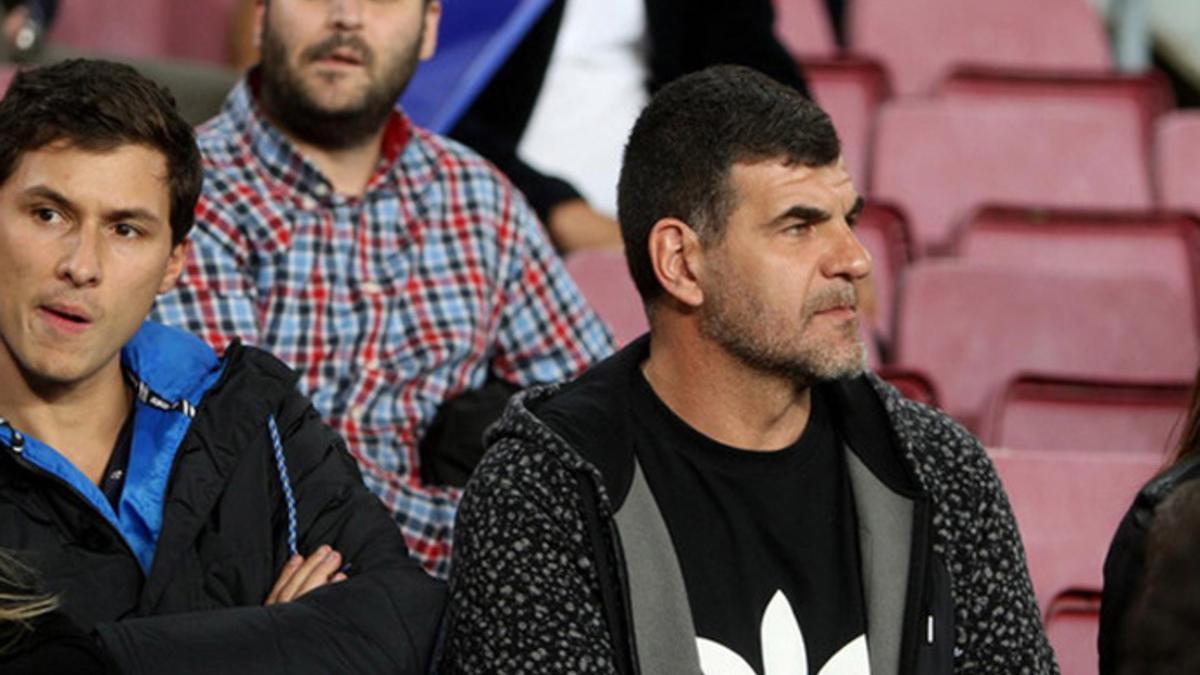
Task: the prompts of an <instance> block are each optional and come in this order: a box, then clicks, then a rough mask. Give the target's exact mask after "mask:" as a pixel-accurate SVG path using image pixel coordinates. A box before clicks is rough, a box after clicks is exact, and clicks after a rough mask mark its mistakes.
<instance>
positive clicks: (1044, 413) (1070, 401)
mask: <svg viewBox="0 0 1200 675" xmlns="http://www.w3.org/2000/svg"><path fill="white" fill-rule="evenodd" d="M1190 401H1191V382H1189V381H1187V380H1173V381H1168V382H1120V381H1104V380H1084V379H1062V378H1059V379H1056V378H1046V377H1036V376H1026V377H1018V378H1017V379H1015V380H1013V381H1012V382H1010V383H1009V384H1008V386H1007V387H1005V389H1004V392H1003V393H1002V394H1001V395H1000V396H997V397H996V398H995V400H994V401H993V403H992V406H991V409H990V410H989V412H988V415H987V418H986V419H985V420H984V423H983V425H982V428H981V429H980V433H979V438H980V440H982V441H983V442H984V444H986V445H989V446H995V447H1005V448H1013V449H1018V450H1080V451H1086V452H1093V453H1112V452H1136V453H1146V454H1149V455H1156V456H1159V457H1163V456H1165V455H1167V454H1168V453H1169V452H1170V450H1171V449H1172V448H1174V447H1175V445H1176V444H1177V443H1178V438H1179V434H1180V433H1182V430H1183V425H1184V422H1185V418H1186V416H1187V410H1188V403H1189V402H1190Z"/></svg>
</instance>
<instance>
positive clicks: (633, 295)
mask: <svg viewBox="0 0 1200 675" xmlns="http://www.w3.org/2000/svg"><path fill="white" fill-rule="evenodd" d="M566 263H567V271H568V272H570V274H571V277H572V278H574V279H575V283H576V284H578V285H579V290H580V291H582V292H583V297H585V298H587V301H588V302H589V303H591V305H592V307H593V308H595V310H596V313H597V314H599V315H600V318H601V319H603V320H604V323H606V324H608V327H609V329H610V330H612V332H613V336H614V337H616V339H617V343H618V344H625V343H626V342H629V341H630V340H632V339H634V338H636V337H637V336H639V335H641V334H642V333H644V332H646V330H648V328H649V325H648V324H647V322H646V313H645V311H643V309H642V298H641V296H640V295H638V292H637V287H636V286H634V285H633V279H631V278H630V277H629V268H628V267H627V266H626V265H625V254H623V253H622V252H620V251H603V250H591V251H579V252H578V253H573V254H571V256H570V257H568V258H567V261H566Z"/></svg>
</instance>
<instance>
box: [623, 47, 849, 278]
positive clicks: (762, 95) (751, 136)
mask: <svg viewBox="0 0 1200 675" xmlns="http://www.w3.org/2000/svg"><path fill="white" fill-rule="evenodd" d="M840 155H841V143H840V142H839V141H838V137H837V132H836V131H835V130H834V128H833V123H832V122H830V120H829V116H828V115H826V114H825V112H824V111H823V110H821V109H820V108H818V107H817V106H816V104H814V103H813V102H812V101H810V100H808V99H807V98H805V97H804V95H803V94H801V93H800V92H798V91H796V90H795V89H792V88H791V87H788V86H785V85H783V84H780V83H778V82H776V81H775V80H773V79H771V78H769V77H767V76H766V75H763V74H761V73H759V72H757V71H755V70H753V69H750V68H746V67H744V66H714V67H711V68H707V69H705V70H702V71H699V72H696V73H692V74H690V75H685V76H683V77H681V78H679V79H678V80H675V81H674V82H671V83H670V84H668V85H667V86H665V87H663V88H662V89H661V90H660V91H659V92H658V93H656V94H655V95H654V97H653V98H652V99H651V101H650V104H649V105H648V106H647V107H646V109H645V110H643V111H642V114H641V115H640V116H639V117H638V120H637V123H636V124H635V125H634V127H633V131H632V132H631V133H630V136H629V142H628V143H627V144H626V146H625V158H624V162H623V163H622V166H621V179H620V183H619V184H618V187H617V212H618V217H619V218H620V221H621V236H622V239H624V241H625V258H626V261H627V262H628V264H629V272H630V274H631V275H632V276H633V281H634V284H636V285H637V289H638V292H639V293H641V295H642V299H643V300H644V301H646V302H649V301H651V300H654V299H655V298H656V297H658V295H659V294H660V293H661V292H662V288H661V287H660V286H659V283H658V279H657V278H656V277H655V275H654V270H653V269H652V266H651V262H650V252H649V250H648V245H649V239H650V230H651V229H653V227H654V224H655V223H657V222H658V221H659V220H661V219H663V218H678V219H680V220H682V221H684V222H685V223H687V224H688V225H690V226H691V227H692V228H694V229H695V230H696V232H697V234H699V235H700V238H701V241H702V242H704V244H705V245H709V244H712V243H715V242H718V241H720V239H721V235H722V233H723V232H724V226H725V221H726V220H727V219H728V218H729V214H730V213H731V212H732V211H733V208H734V206H735V204H736V197H737V195H736V194H735V193H734V189H733V186H732V185H730V183H729V171H730V169H731V168H732V166H733V165H734V164H736V163H739V162H755V161H765V160H769V159H774V158H780V159H782V160H783V161H784V162H786V163H788V164H801V165H806V166H825V165H827V164H831V163H833V162H834V161H836V160H837V158H838V157H839V156H840Z"/></svg>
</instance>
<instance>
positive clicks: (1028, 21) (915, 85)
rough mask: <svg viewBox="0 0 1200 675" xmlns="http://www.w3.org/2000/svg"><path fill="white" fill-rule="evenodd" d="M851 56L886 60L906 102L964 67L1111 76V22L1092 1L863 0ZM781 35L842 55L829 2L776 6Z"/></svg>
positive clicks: (812, 51)
mask: <svg viewBox="0 0 1200 675" xmlns="http://www.w3.org/2000/svg"><path fill="white" fill-rule="evenodd" d="M848 4H849V9H848V16H847V26H846V34H847V35H846V37H847V42H848V44H847V48H848V51H849V52H850V53H851V54H855V55H859V56H867V57H871V58H874V59H877V60H879V61H880V62H882V63H883V64H884V65H885V66H887V68H888V70H889V71H890V72H891V73H892V83H893V86H894V87H895V91H896V93H897V94H899V95H902V96H908V95H920V94H928V93H930V92H932V91H933V89H934V88H935V87H936V85H937V83H938V82H940V81H941V80H942V79H943V78H944V77H945V76H946V75H947V74H949V73H950V72H951V71H952V70H954V69H956V68H959V67H962V66H986V67H1000V68H1006V69H1043V70H1058V71H1062V70H1071V71H1108V70H1110V69H1111V68H1112V57H1111V55H1110V52H1109V47H1108V39H1107V36H1106V33H1105V28H1104V24H1103V20H1102V18H1101V17H1100V15H1099V13H1098V12H1097V11H1096V10H1095V8H1093V7H1092V6H1091V5H1090V4H1089V3H1088V1H1087V0H1055V2H1051V3H1047V2H1042V1H1041V0H1007V1H1006V2H994V1H993V0H903V1H897V0H855V1H854V2H852V3H848ZM775 8H776V32H777V33H778V35H779V37H780V40H781V41H782V42H783V43H784V44H785V45H786V46H787V47H788V48H789V49H790V50H791V51H792V53H794V54H796V55H798V56H802V57H814V56H815V57H830V56H836V55H838V54H839V48H838V46H837V43H836V41H835V39H834V34H833V30H832V27H831V23H830V20H829V16H828V14H827V12H826V10H825V2H824V0H776V2H775Z"/></svg>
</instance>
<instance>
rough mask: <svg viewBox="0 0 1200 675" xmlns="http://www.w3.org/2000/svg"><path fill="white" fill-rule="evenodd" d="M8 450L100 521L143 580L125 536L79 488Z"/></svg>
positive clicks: (23, 464) (142, 571)
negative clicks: (98, 510)
mask: <svg viewBox="0 0 1200 675" xmlns="http://www.w3.org/2000/svg"><path fill="white" fill-rule="evenodd" d="M8 450H9V454H10V455H11V456H12V459H13V461H14V462H16V464H17V466H19V467H21V468H22V469H24V470H26V471H28V472H30V473H32V474H34V475H36V476H39V477H42V478H47V479H49V480H50V482H52V483H55V484H57V485H58V486H59V487H61V488H63V489H64V491H65V492H67V493H68V494H70V495H71V498H72V499H74V500H75V502H76V505H82V506H83V511H84V512H86V513H88V514H89V515H90V516H91V517H92V518H93V519H95V520H98V521H100V522H101V523H102V527H103V528H104V529H106V530H107V531H108V534H109V535H110V536H111V537H112V538H113V539H116V540H117V541H118V542H119V543H120V546H121V547H122V548H123V549H124V550H125V553H127V554H128V555H129V557H130V558H133V561H134V563H135V566H136V567H137V569H138V572H139V573H140V574H141V577H142V581H143V582H144V581H145V580H146V572H145V570H143V569H142V566H141V564H139V563H138V558H137V556H136V555H135V554H134V552H133V549H132V548H130V546H129V542H127V541H125V537H124V536H123V535H122V534H121V532H120V530H118V529H117V528H116V526H115V525H113V524H112V523H111V522H110V521H109V520H108V518H105V517H104V516H102V515H100V513H99V512H97V511H96V507H95V506H92V503H91V502H90V501H88V499H87V497H84V496H83V495H82V494H80V493H79V490H76V489H75V487H74V486H73V485H71V484H70V483H68V482H67V481H65V480H63V479H62V478H60V477H58V476H56V475H54V474H53V473H50V472H49V471H46V470H45V469H42V468H41V467H39V466H37V465H36V464H34V463H33V462H30V461H29V460H27V459H25V457H24V456H23V455H22V452H21V450H18V449H16V448H14V447H12V446H9V448H8Z"/></svg>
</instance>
